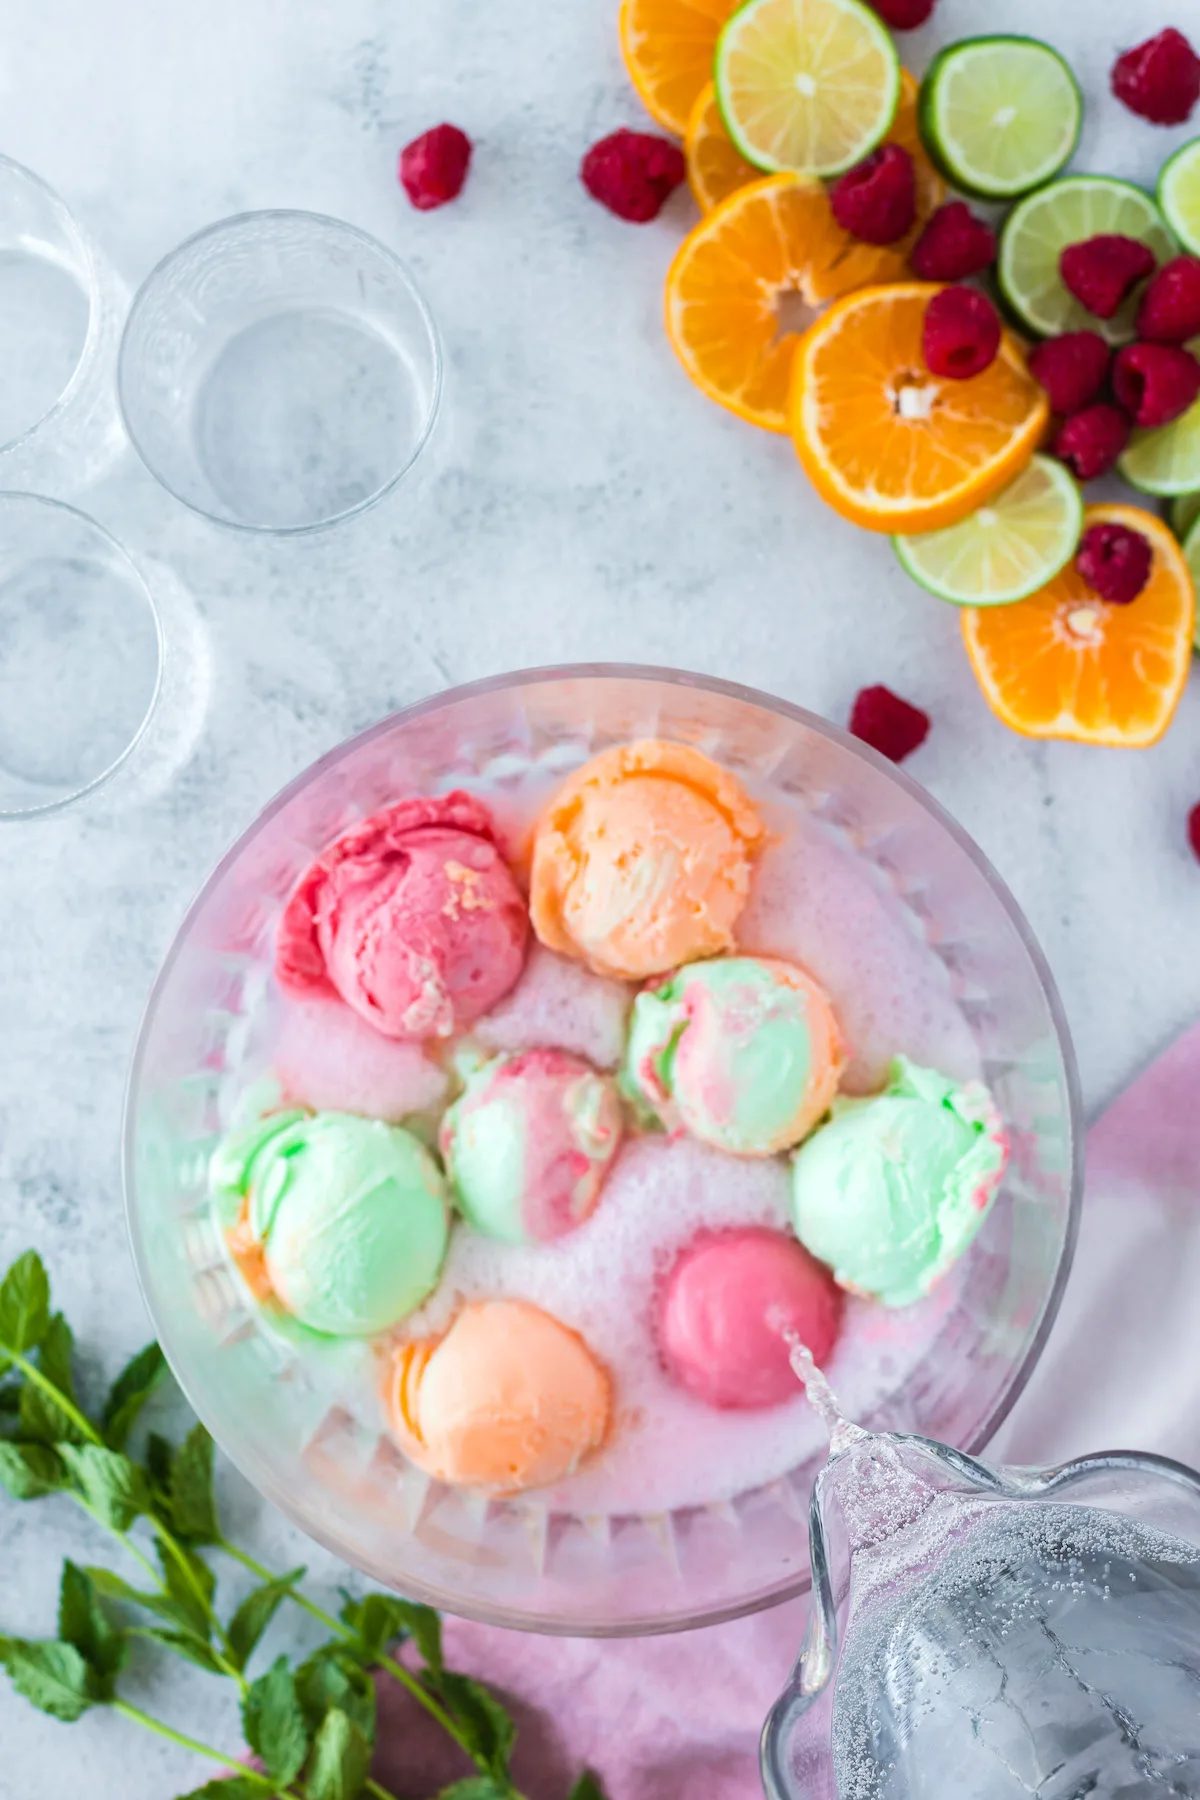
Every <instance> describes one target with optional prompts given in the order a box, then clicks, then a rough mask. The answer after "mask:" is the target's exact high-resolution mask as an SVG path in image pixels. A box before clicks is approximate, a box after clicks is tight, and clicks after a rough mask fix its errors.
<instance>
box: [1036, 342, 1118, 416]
mask: <svg viewBox="0 0 1200 1800" xmlns="http://www.w3.org/2000/svg"><path fill="white" fill-rule="evenodd" d="M1111 355H1112V352H1111V350H1110V349H1109V347H1108V345H1107V344H1106V343H1105V341H1104V339H1103V338H1102V337H1101V336H1100V333H1099V332H1098V331H1066V332H1064V333H1063V335H1062V337H1056V338H1047V339H1046V342H1045V343H1044V344H1039V345H1038V346H1037V348H1036V349H1035V350H1031V351H1030V353H1029V373H1030V374H1031V375H1032V376H1033V378H1034V380H1035V381H1040V382H1041V384H1042V386H1043V387H1044V388H1045V390H1046V392H1047V393H1048V394H1049V396H1050V404H1051V406H1052V407H1053V408H1054V410H1055V412H1060V413H1073V412H1078V411H1079V409H1080V407H1081V406H1087V405H1088V403H1089V401H1092V400H1094V399H1095V398H1096V395H1097V394H1098V393H1099V392H1100V389H1101V388H1102V387H1103V386H1104V378H1105V376H1106V375H1107V374H1108V360H1109V357H1110V356H1111Z"/></svg>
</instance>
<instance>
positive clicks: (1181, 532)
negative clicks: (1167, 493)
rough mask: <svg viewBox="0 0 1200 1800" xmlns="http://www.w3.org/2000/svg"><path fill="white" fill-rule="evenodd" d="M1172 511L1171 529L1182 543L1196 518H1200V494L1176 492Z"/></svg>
mask: <svg viewBox="0 0 1200 1800" xmlns="http://www.w3.org/2000/svg"><path fill="white" fill-rule="evenodd" d="M1170 513H1171V530H1172V531H1173V532H1174V533H1175V536H1176V537H1177V538H1178V539H1179V541H1180V543H1181V544H1182V542H1183V540H1184V538H1185V537H1186V536H1187V534H1188V532H1189V531H1190V530H1191V529H1192V526H1193V525H1194V524H1195V523H1196V520H1197V519H1200V494H1176V496H1175V498H1174V499H1173V500H1172V502H1171V507H1170Z"/></svg>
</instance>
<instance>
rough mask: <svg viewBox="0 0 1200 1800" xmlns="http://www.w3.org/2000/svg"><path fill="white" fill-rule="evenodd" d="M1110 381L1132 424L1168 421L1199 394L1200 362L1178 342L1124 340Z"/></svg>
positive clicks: (1185, 408)
mask: <svg viewBox="0 0 1200 1800" xmlns="http://www.w3.org/2000/svg"><path fill="white" fill-rule="evenodd" d="M1112 384H1113V393H1114V394H1115V395H1116V397H1117V399H1118V401H1119V402H1120V404H1121V405H1122V406H1123V407H1124V408H1125V410H1126V412H1127V413H1129V414H1131V416H1132V418H1133V422H1134V424H1135V425H1169V424H1170V423H1171V420H1172V419H1177V418H1178V417H1179V415H1180V413H1185V412H1186V411H1187V409H1188V407H1189V406H1190V405H1191V404H1192V401H1193V400H1194V399H1195V398H1196V395H1197V394H1200V362H1197V361H1196V358H1195V357H1194V356H1193V355H1192V354H1191V352H1190V351H1188V350H1181V349H1180V348H1179V345H1178V344H1126V345H1125V346H1124V348H1123V349H1121V350H1118V351H1117V354H1116V355H1115V356H1114V357H1113V366H1112Z"/></svg>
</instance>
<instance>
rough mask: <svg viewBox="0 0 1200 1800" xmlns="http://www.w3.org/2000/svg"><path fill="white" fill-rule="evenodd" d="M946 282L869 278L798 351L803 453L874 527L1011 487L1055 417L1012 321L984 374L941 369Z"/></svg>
mask: <svg viewBox="0 0 1200 1800" xmlns="http://www.w3.org/2000/svg"><path fill="white" fill-rule="evenodd" d="M732 204H733V202H731V201H727V202H726V205H732ZM940 291H941V290H940V288H939V287H937V286H936V285H935V284H934V283H932V282H927V281H905V282H896V283H893V284H892V285H891V286H889V287H870V288H860V289H859V290H858V292H857V293H853V294H847V295H846V296H845V297H844V298H843V299H841V300H838V301H835V303H834V304H833V305H832V306H831V307H830V308H829V310H828V312H826V313H825V314H824V315H823V316H822V317H821V318H820V319H818V320H817V322H816V324H815V325H813V326H811V327H810V329H809V330H808V331H806V332H805V334H804V336H803V337H802V338H801V340H800V344H799V347H798V348H797V350H796V356H795V363H794V366H793V371H792V390H791V426H792V438H793V441H794V442H795V445H796V452H797V454H798V456H799V458H800V461H801V462H802V463H803V465H804V468H805V471H806V473H807V474H808V477H809V480H810V481H811V482H812V484H813V486H814V487H815V488H816V490H817V492H818V493H819V494H820V495H821V496H822V498H823V499H825V500H828V502H829V504H830V505H831V506H832V507H834V508H836V510H837V511H838V512H840V513H841V514H842V516H843V518H846V519H851V520H853V521H854V523H855V524H856V525H865V526H866V528H867V530H868V531H893V532H906V533H907V532H913V531H938V530H940V529H941V527H942V526H944V525H956V524H957V523H958V521H959V520H960V519H965V518H966V516H967V514H968V513H969V512H973V511H974V510H975V508H976V507H977V506H980V505H982V504H983V502H984V501H985V500H990V499H991V497H992V495H993V494H998V493H999V492H1000V489H1001V488H1003V487H1007V485H1008V483H1009V482H1010V481H1011V480H1012V479H1013V477H1014V476H1015V475H1016V474H1018V472H1019V471H1020V470H1021V469H1022V468H1023V467H1024V465H1025V464H1026V463H1027V462H1028V461H1029V458H1030V457H1031V456H1032V455H1033V452H1034V451H1035V450H1036V449H1037V446H1038V442H1039V440H1040V439H1041V436H1042V433H1043V432H1044V431H1045V428H1046V423H1047V420H1048V418H1049V416H1050V413H1049V405H1048V402H1047V399H1046V394H1045V391H1044V389H1042V388H1041V387H1039V385H1038V383H1037V382H1036V381H1034V379H1033V377H1032V376H1031V375H1030V373H1029V371H1028V369H1027V368H1026V366H1025V357H1024V354H1023V352H1022V350H1021V349H1020V347H1019V345H1018V343H1017V340H1016V339H1015V338H1014V337H1012V336H1011V334H1010V333H1008V332H1007V331H1006V332H1005V333H1004V334H1003V336H1002V338H1001V340H1000V349H999V351H998V352H997V355H996V358H995V361H994V362H993V363H992V364H991V366H990V367H989V368H987V369H985V370H984V371H983V373H982V374H981V375H973V376H971V378H970V380H968V381H947V380H943V379H941V378H940V377H938V376H936V375H933V374H931V373H930V371H929V369H928V368H926V366H925V359H924V357H923V356H922V354H921V328H922V324H923V322H924V318H925V308H926V306H927V305H928V304H929V301H930V299H931V298H932V296H933V295H934V294H936V293H939V292H940Z"/></svg>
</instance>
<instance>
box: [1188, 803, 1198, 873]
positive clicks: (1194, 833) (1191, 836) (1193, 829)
mask: <svg viewBox="0 0 1200 1800" xmlns="http://www.w3.org/2000/svg"><path fill="white" fill-rule="evenodd" d="M1187 833H1188V843H1189V844H1190V845H1191V846H1192V854H1193V856H1195V858H1196V860H1197V862H1200V805H1198V806H1193V808H1192V810H1191V812H1190V813H1189V814H1188V824H1187Z"/></svg>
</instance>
